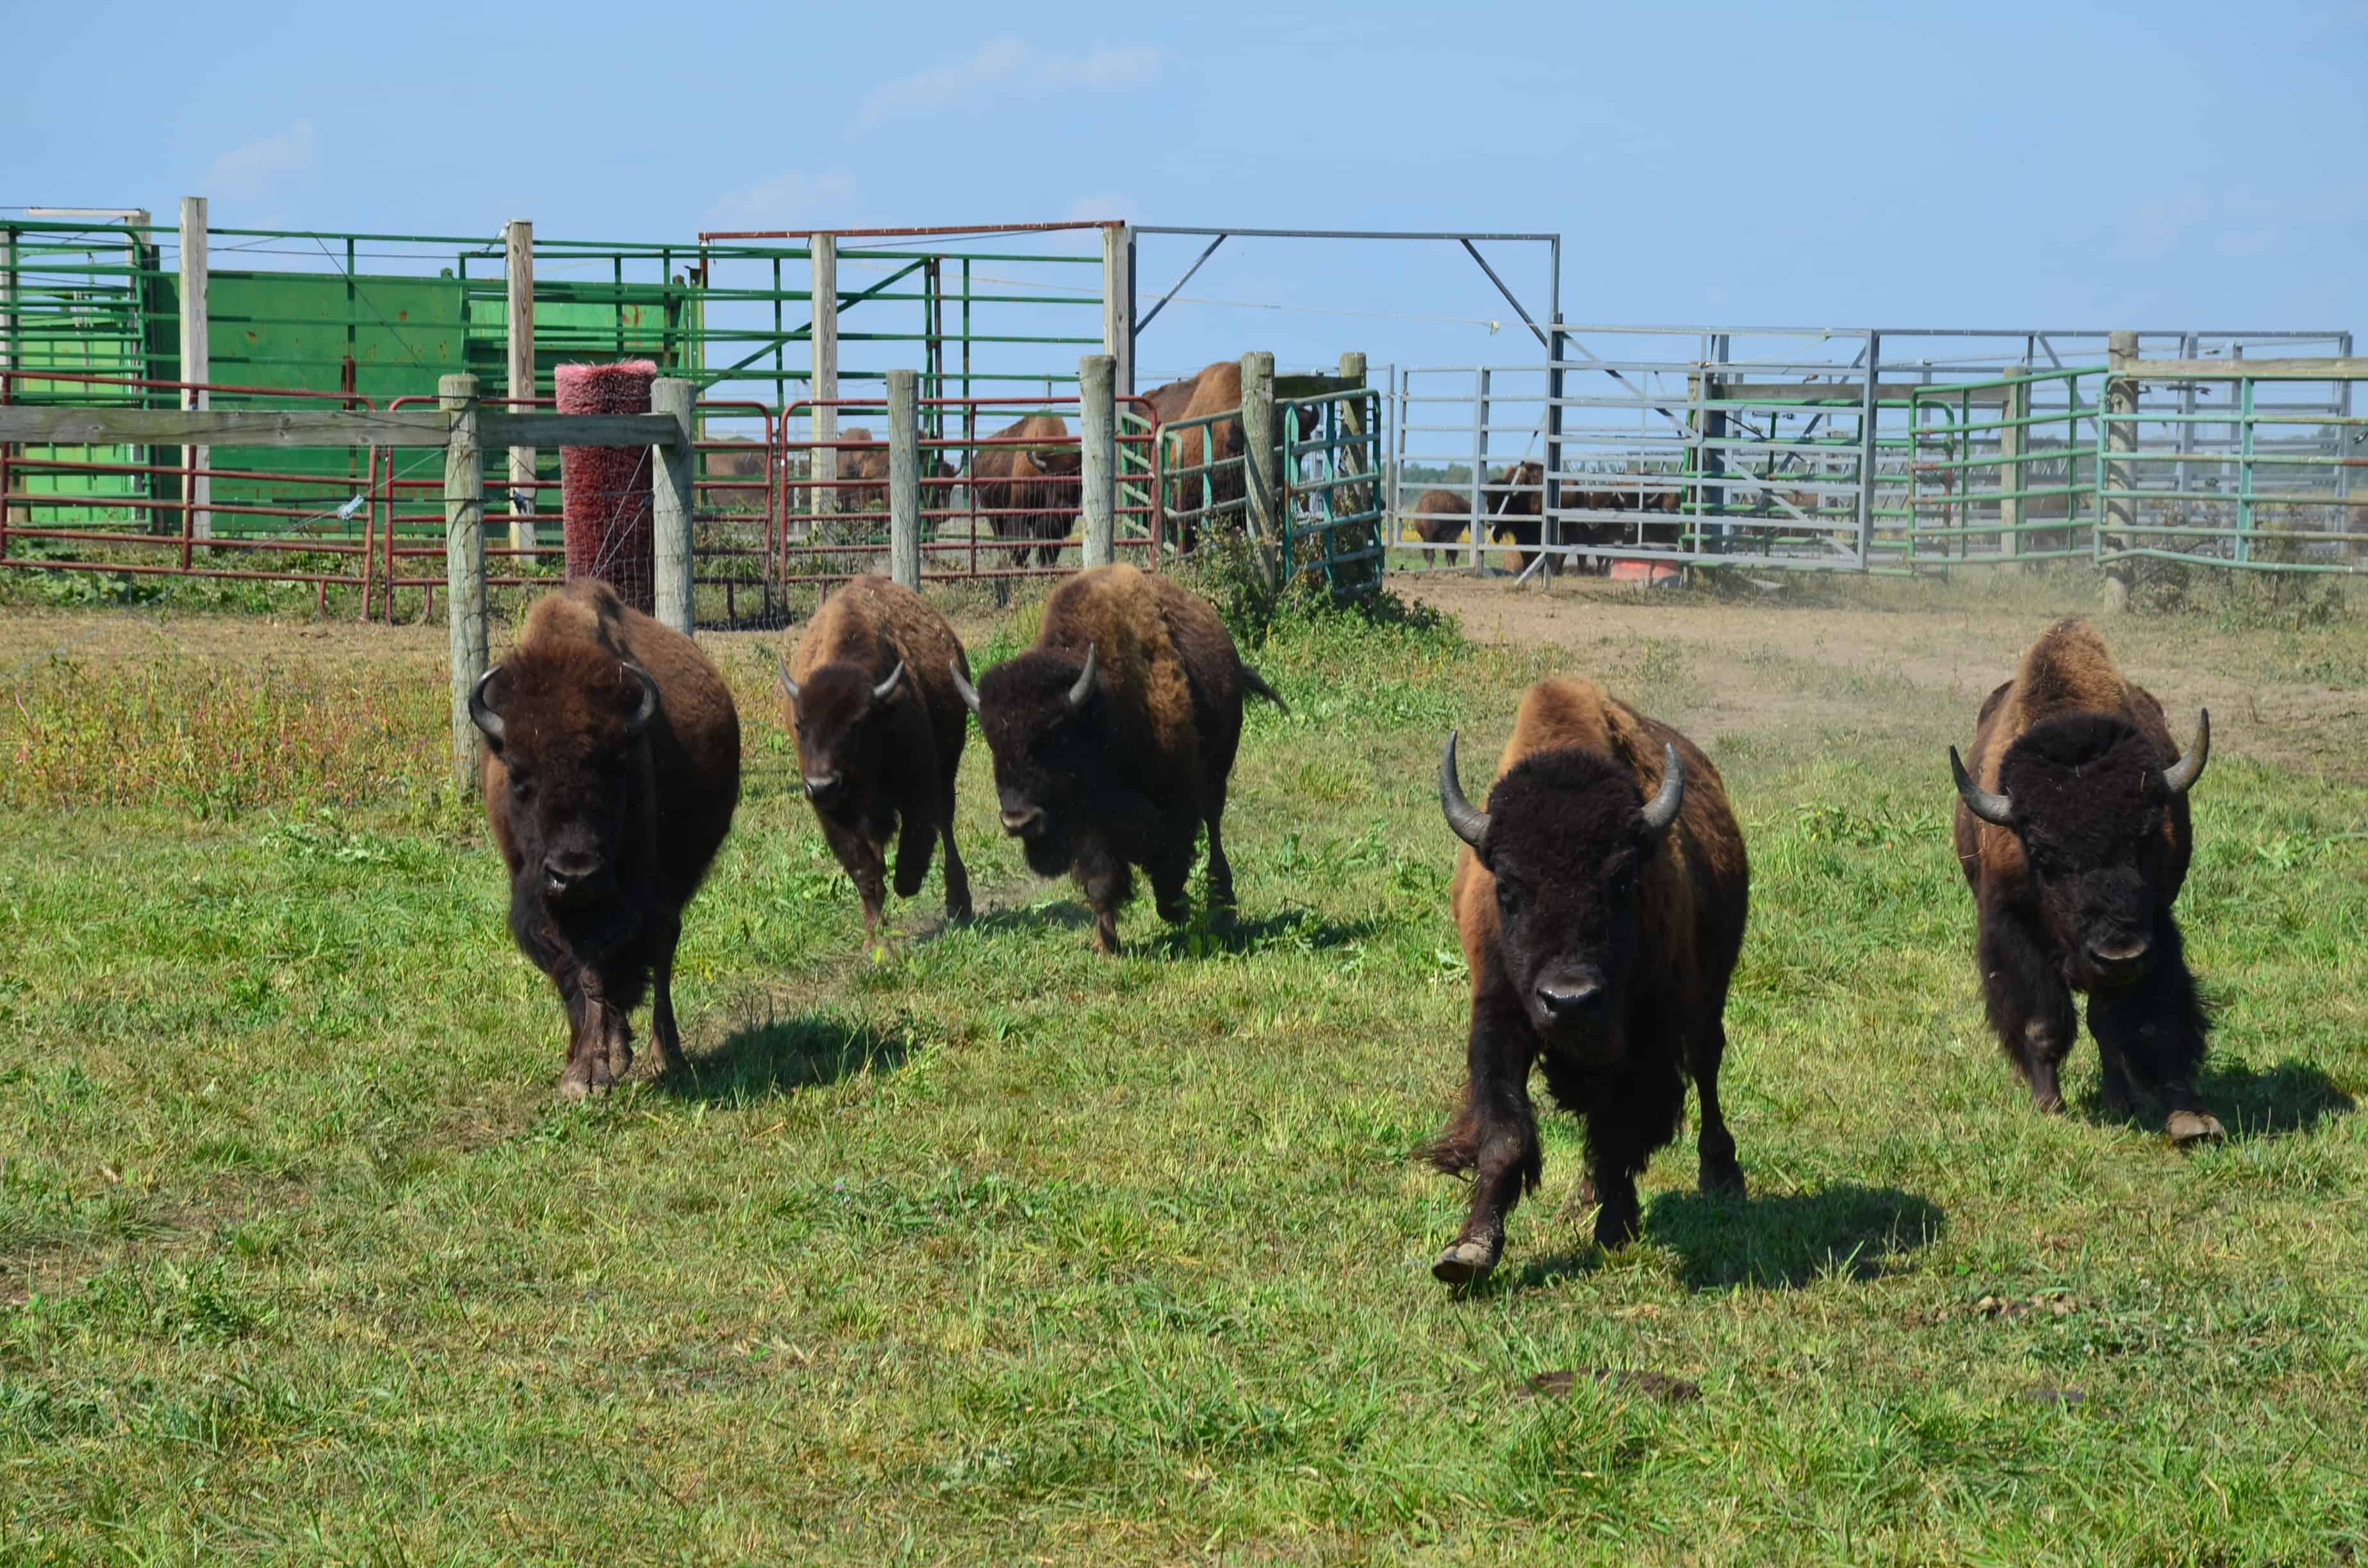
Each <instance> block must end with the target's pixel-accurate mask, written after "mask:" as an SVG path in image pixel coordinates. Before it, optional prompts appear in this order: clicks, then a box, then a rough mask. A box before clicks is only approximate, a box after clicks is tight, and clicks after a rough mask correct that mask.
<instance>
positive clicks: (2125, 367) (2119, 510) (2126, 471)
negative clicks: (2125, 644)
mask: <svg viewBox="0 0 2368 1568" xmlns="http://www.w3.org/2000/svg"><path fill="white" fill-rule="evenodd" d="M2137 357H2138V335H2137V334H2136V333H2135V332H2117V333H2114V334H2113V335H2112V336H2110V337H2109V338H2107V339H2106V342H2105V407H2104V413H2105V415H2109V416H2110V415H2121V416H2122V417H2119V418H2114V417H2107V418H2106V419H2105V421H2104V425H2105V429H2104V437H2105V438H2104V440H2103V441H2102V442H2101V443H2100V445H2101V446H2102V447H2103V448H2104V449H2105V452H2106V453H2107V460H2106V462H2105V472H2104V475H2103V478H2104V482H2105V490H2106V493H2107V494H2108V496H2109V497H2111V498H2109V499H2108V500H2107V501H2106V502H2105V506H2104V512H2103V516H2101V517H2099V518H2098V519H2097V520H2096V522H2095V524H2094V525H2093V526H2094V527H2095V528H2097V529H2098V530H2099V532H2098V534H2097V536H2096V546H2095V554H2096V557H2097V559H2098V560H2100V561H2102V560H2103V558H2104V554H2105V552H2106V551H2108V550H2126V549H2128V548H2129V546H2130V536H2131V535H2132V533H2134V532H2135V530H2136V528H2137V520H2138V507H2137V502H2136V501H2135V499H2133V498H2131V497H2130V496H2128V495H2127V494H2123V495H2121V496H2117V497H2116V496H2112V492H2114V491H2123V492H2126V491H2130V490H2134V489H2135V488H2136V485H2135V483H2134V479H2133V473H2132V469H2131V465H2130V464H2129V463H2128V462H2126V461H2123V460H2117V459H2116V458H2115V457H2114V456H2113V455H2112V454H2117V453H2123V452H2134V451H2135V450H2137V445H2138V426H2137V421H2135V419H2132V418H2129V417H2128V415H2133V414H2135V413H2136V412H2137V409H2138V385H2137V382H2135V381H2132V380H2130V378H2129V366H2130V362H2131V361H2132V360H2134V359H2135V358H2137ZM2129 605H2130V582H2129V575H2128V568H2127V567H2126V566H2122V565H2118V564H2117V565H2113V566H2108V567H2106V568H2105V608H2107V609H2110V610H2124V609H2127V608H2129Z"/></svg>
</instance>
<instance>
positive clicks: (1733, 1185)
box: [1698, 1160, 1744, 1198]
mask: <svg viewBox="0 0 2368 1568" xmlns="http://www.w3.org/2000/svg"><path fill="white" fill-rule="evenodd" d="M1698 1185H1699V1186H1700V1187H1701V1188H1702V1192H1703V1194H1704V1196H1706V1197H1713V1198H1741V1197H1742V1196H1743V1195H1744V1189H1743V1167H1742V1166H1741V1165H1736V1163H1735V1162H1734V1161H1733V1160H1729V1161H1727V1162H1726V1163H1725V1164H1724V1165H1704V1166H1702V1179H1701V1181H1700V1182H1699V1183H1698Z"/></svg>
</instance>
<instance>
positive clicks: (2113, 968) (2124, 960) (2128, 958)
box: [2089, 937, 2153, 980]
mask: <svg viewBox="0 0 2368 1568" xmlns="http://www.w3.org/2000/svg"><path fill="white" fill-rule="evenodd" d="M2152 950H2153V945H2152V944H2151V943H2149V942H2148V941H2147V940H2146V938H2145V937H2113V938H2112V939H2110V940H2107V941H2102V942H2091V943H2089V962H2090V963H2091V964H2094V965H2095V966H2096V968H2097V972H2098V973H2100V974H2102V975H2104V976H2106V977H2107V978H2109V979H2113V980H2123V979H2132V978H2135V976H2136V975H2137V974H2138V973H2139V972H2140V971H2143V970H2144V969H2145V968H2146V955H2147V954H2148V953H2149V952H2151V951H2152Z"/></svg>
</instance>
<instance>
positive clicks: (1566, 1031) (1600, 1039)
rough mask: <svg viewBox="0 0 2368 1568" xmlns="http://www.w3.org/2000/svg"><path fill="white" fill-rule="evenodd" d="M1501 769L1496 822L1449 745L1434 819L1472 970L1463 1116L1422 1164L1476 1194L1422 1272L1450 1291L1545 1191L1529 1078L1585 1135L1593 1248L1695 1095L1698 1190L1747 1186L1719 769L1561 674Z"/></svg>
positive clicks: (1738, 912)
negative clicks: (1728, 1009)
mask: <svg viewBox="0 0 2368 1568" xmlns="http://www.w3.org/2000/svg"><path fill="white" fill-rule="evenodd" d="M1500 766H1501V772H1500V774H1499V777H1498V778H1497V785H1496V788H1495V789H1494V790H1492V791H1491V793H1490V795H1489V801H1488V809H1487V810H1486V811H1485V812H1484V811H1481V810H1479V809H1477V808H1476V807H1474V806H1473V805H1472V804H1471V802H1470V801H1467V800H1466V799H1465V798H1464V795H1463V789H1462V786H1461V785H1460V783H1459V782H1458V781H1457V778H1456V769H1455V737H1454V736H1452V735H1450V736H1449V737H1448V742H1447V747H1446V751H1445V754H1444V755H1443V756H1442V757H1441V760H1440V810H1441V812H1442V813H1443V814H1444V815H1445V816H1446V818H1447V822H1448V824H1449V826H1450V827H1451V828H1452V829H1453V830H1454V832H1455V835H1456V836H1457V837H1459V838H1461V839H1463V842H1464V844H1465V845H1466V846H1467V848H1466V850H1465V852H1464V854H1463V858H1462V859H1461V861H1460V862H1459V864H1458V867H1457V869H1456V874H1455V883H1454V888H1453V891H1452V899H1453V903H1454V909H1455V917H1456V926H1457V929H1458V931H1459V933H1460V934H1461V937H1462V939H1463V951H1464V957H1465V960H1466V961H1467V962H1468V963H1469V965H1470V967H1471V971H1472V1018H1471V1032H1470V1037H1469V1041H1468V1045H1467V1062H1466V1081H1465V1085H1464V1093H1463V1103H1462V1105H1461V1106H1460V1107H1459V1108H1458V1109H1457V1110H1456V1113H1455V1115H1454V1117H1453V1119H1452V1120H1451V1121H1450V1122H1449V1124H1448V1127H1447V1130H1446V1131H1445V1132H1444V1133H1443V1134H1442V1135H1441V1136H1440V1139H1439V1141H1438V1142H1435V1143H1434V1144H1432V1145H1431V1146H1430V1148H1429V1150H1427V1151H1426V1152H1425V1153H1426V1155H1427V1157H1428V1158H1429V1160H1430V1161H1431V1163H1432V1164H1434V1165H1437V1166H1438V1167H1439V1168H1440V1170H1442V1171H1446V1172H1449V1173H1451V1174H1457V1175H1463V1174H1469V1175H1470V1176H1472V1177H1473V1184H1472V1187H1473V1189H1472V1198H1471V1204H1470V1208H1469V1210H1468V1211H1467V1213H1466V1215H1465V1218H1464V1222H1463V1229H1462V1230H1461V1231H1460V1232H1459V1233H1458V1234H1457V1236H1456V1239H1455V1241H1454V1242H1453V1243H1452V1244H1451V1245H1450V1246H1449V1247H1448V1248H1447V1250H1446V1251H1445V1252H1444V1253H1442V1254H1441V1255H1440V1258H1439V1261H1438V1262H1437V1263H1436V1264H1434V1265H1433V1266H1432V1270H1431V1271H1432V1273H1433V1274H1435V1275H1436V1276H1438V1278H1440V1279H1442V1280H1446V1281H1448V1282H1449V1283H1451V1284H1465V1283H1469V1282H1471V1281H1473V1280H1474V1279H1478V1278H1482V1277H1484V1276H1486V1274H1487V1273H1488V1272H1489V1271H1490V1270H1491V1269H1493V1268H1494V1267H1496V1265H1497V1259H1498V1258H1499V1257H1500V1256H1502V1254H1503V1251H1504V1244H1505V1221H1506V1218H1507V1216H1508V1215H1509V1214H1510V1213H1511V1211H1512V1210H1513V1208H1514V1206H1515V1205H1516V1204H1517V1203H1518V1202H1519V1201H1520V1197H1521V1194H1522V1193H1524V1192H1534V1191H1535V1190H1536V1189H1537V1185H1538V1180H1539V1177H1540V1176H1541V1174H1542V1166H1543V1160H1542V1157H1541V1153H1540V1150H1539V1144H1538V1131H1537V1119H1536V1114H1535V1112H1534V1111H1533V1110H1532V1108H1531V1102H1530V1089H1529V1081H1530V1073H1531V1067H1532V1066H1537V1067H1541V1068H1543V1071H1544V1074H1545V1079H1546V1086H1547V1088H1548V1089H1549V1090H1550V1091H1551V1092H1552V1093H1553V1095H1554V1100H1555V1102H1556V1103H1557V1104H1559V1105H1561V1106H1562V1107H1563V1108H1565V1109H1566V1110H1569V1111H1570V1112H1572V1113H1573V1114H1574V1115H1576V1116H1577V1117H1579V1118H1580V1119H1582V1120H1583V1121H1584V1123H1585V1124H1586V1129H1587V1146H1588V1165H1589V1180H1588V1193H1589V1196H1591V1198H1592V1199H1594V1200H1595V1201H1597V1202H1598V1203H1600V1210H1599V1212H1598V1214H1597V1216H1596V1221H1595V1236H1596V1240H1597V1241H1598V1242H1600V1244H1603V1245H1605V1246H1616V1245H1619V1244H1622V1243H1625V1242H1627V1241H1628V1240H1630V1239H1631V1238H1633V1237H1634V1235H1635V1233H1636V1230H1637V1227H1638V1225H1639V1223H1640V1221H1641V1214H1640V1211H1639V1209H1638V1206H1637V1199H1636V1177H1637V1176H1639V1175H1640V1174H1641V1173H1642V1172H1643V1171H1644V1169H1645V1162H1646V1160H1647V1158H1648V1157H1649V1156H1650V1154H1651V1153H1652V1151H1653V1150H1655V1149H1656V1148H1659V1147H1660V1146H1661V1145H1663V1144H1665V1143H1667V1142H1669V1141H1670V1140H1671V1139H1673V1138H1675V1137H1676V1136H1677V1132H1678V1128H1679V1123H1680V1121H1681V1120H1682V1119H1683V1116H1684V1111H1685V1085H1686V1081H1687V1080H1688V1079H1689V1078H1691V1080H1692V1081H1693V1083H1694V1085H1695V1087H1696V1090H1697V1092H1698V1093H1699V1095H1700V1096H1701V1100H1702V1132H1701V1137H1700V1141H1699V1151H1700V1157H1701V1185H1702V1190H1704V1191H1705V1192H1725V1193H1735V1194H1740V1193H1741V1192H1742V1191H1743V1186H1744V1183H1743V1169H1742V1167H1741V1166H1740V1165H1738V1164H1736V1158H1735V1139H1734V1137H1733V1136H1732V1135H1731V1134H1730V1133H1729V1132H1728V1131H1727V1129H1726V1123H1725V1118H1724V1116H1723V1115H1722V1113H1721V1111H1720V1108H1719V1100H1718V1072H1719V1065H1720V1062H1722V1060H1723V1059H1724V1057H1725V1050H1726V1029H1725V1019H1724V1014H1725V1005H1726V990H1727V983H1728V979H1729V976H1730V975H1731V974H1732V973H1733V971H1734V968H1735V960H1736V954H1737V952H1738V951H1739V950H1740V949H1741V947H1742V941H1743V929H1744V921H1745V917H1746V912H1747V906H1748V897H1749V871H1748V866H1747V863H1746V859H1745V856H1744V849H1743V838H1742V833H1741V830H1740V828H1739V827H1738V826H1737V825H1736V821H1735V816H1734V813H1733V812H1731V811H1730V810H1729V809H1728V807H1727V803H1726V793H1725V786H1724V785H1723V784H1722V783H1721V781H1720V779H1719V777H1718V773H1717V771H1716V769H1714V768H1713V767H1711V765H1710V760H1709V758H1707V757H1706V756H1703V755H1702V753H1701V752H1700V751H1699V750H1698V749H1696V748H1695V746H1694V745H1693V744H1692V743H1691V742H1690V741H1688V740H1687V739H1686V738H1685V737H1684V736H1683V735H1681V734H1679V733H1677V732H1676V731H1675V730H1672V729H1670V728H1669V727H1668V726H1667V725H1665V724H1661V723H1658V722H1656V721H1654V720H1651V719H1648V718H1646V717H1645V716H1644V715H1643V714H1640V713H1637V712H1636V711H1635V710H1633V709H1630V708H1628V707H1626V706H1625V705H1624V704H1622V703H1619V702H1616V701H1614V700H1612V699H1611V698H1610V697H1609V696H1607V695H1606V694H1605V693H1604V692H1603V691H1602V689H1601V688H1600V687H1597V686H1595V685H1593V684H1592V683H1590V682H1586V681H1578V680H1567V679H1565V680H1550V681H1545V682H1542V683H1541V684H1540V685H1538V686H1536V687H1532V688H1531V690H1530V692H1529V694H1528V695H1527V696H1526V697H1524V698H1523V699H1522V702H1521V709H1520V715H1519V717H1518V718H1517V720H1516V722H1515V728H1514V733H1513V738H1512V740H1511V742H1510V743H1509V744H1508V745H1507V747H1506V749H1505V755H1504V758H1503V761H1502V763H1501V765H1500ZM1648 790H1649V794H1648V792H1647V791H1648Z"/></svg>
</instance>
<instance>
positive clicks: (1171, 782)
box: [955, 565, 1282, 953]
mask: <svg viewBox="0 0 2368 1568" xmlns="http://www.w3.org/2000/svg"><path fill="white" fill-rule="evenodd" d="M955 680H956V683H957V685H958V686H959V687H960V689H961V691H962V699H963V700H964V701H965V702H967V703H969V704H970V708H971V711H972V712H973V713H976V714H977V715H978V720H979V727H980V728H981V729H982V730H984V731H985V733H986V745H987V750H988V751H989V752H990V753H992V754H993V756H994V757H995V787H996V794H997V796H998V797H999V798H1000V801H1001V804H1002V809H1003V830H1004V832H1006V833H1008V834H1009V835H1012V836H1013V837H1015V838H1018V839H1019V841H1020V843H1021V845H1022V846H1023V849H1024V852H1025V853H1026V855H1027V858H1028V864H1029V867H1030V869H1033V870H1034V871H1035V872H1036V873H1037V874H1038V875H1039V876H1045V877H1057V876H1059V875H1060V874H1061V873H1062V872H1064V871H1067V870H1073V869H1074V870H1075V871H1076V878H1077V885H1078V887H1079V888H1080V889H1081V890H1082V891H1083V892H1084V893H1085V895H1086V901H1087V903H1090V904H1091V905H1092V906H1093V911H1094V945H1095V946H1096V947H1097V948H1099V949H1101V950H1102V951H1103V952H1106V953H1114V952H1117V951H1118V950H1119V941H1118V912H1119V910H1120V908H1121V906H1122V905H1123V904H1124V903H1126V902H1127V900H1128V899H1129V898H1131V897H1132V896H1133V891H1134V884H1133V873H1132V872H1131V870H1130V869H1129V868H1131V867H1133V866H1141V867H1142V868H1143V869H1144V871H1145V872H1147V873H1148V874H1149V876H1150V878H1151V891H1152V893H1153V896H1154V897H1155V898H1156V901H1157V903H1158V908H1159V914H1160V917H1161V918H1162V919H1165V920H1170V921H1178V920H1182V919H1184V918H1185V916H1186V915H1188V914H1189V913H1190V907H1189V906H1188V905H1187V903H1185V899H1184V879H1185V877H1186V876H1187V875H1188V874H1189V873H1190V871H1191V869H1192V852H1193V847H1194V840H1195V839H1196V838H1197V836H1198V835H1199V833H1200V830H1201V826H1202V825H1203V824H1206V825H1207V827H1208V830H1209V903H1210V904H1211V906H1212V907H1214V908H1219V909H1224V908H1230V907H1231V906H1232V904H1233V901H1234V872H1233V867H1232V865H1231V864H1230V863H1229V862H1228V861H1227V860H1226V858H1225V840H1224V828H1223V823H1224V813H1225V784H1226V779H1227V778H1228V777H1229V776H1230V775H1231V774H1232V772H1233V768H1234V753H1235V749H1236V748H1237V747H1238V746H1239V744H1240V743H1241V734H1242V701H1243V694H1244V693H1245V692H1250V693H1254V694H1256V695H1258V696H1259V697H1263V698H1265V699H1267V700H1268V701H1269V702H1272V703H1274V704H1275V705H1276V706H1277V707H1281V704H1282V699H1281V698H1279V697H1277V696H1276V695H1275V694H1274V692H1273V690H1272V689H1271V688H1270V687H1268V685H1267V684H1266V682H1265V681H1263V680H1261V679H1259V678H1258V672H1257V671H1255V670H1253V669H1250V668H1249V667H1248V666H1247V665H1244V664H1243V663H1242V660H1241V655H1240V653H1238V652H1237V651H1236V650H1235V647H1234V640H1233V639H1232V638H1231V637H1229V636H1227V635H1226V633H1225V625H1224V622H1223V621H1222V620H1219V619H1217V612H1216V611H1214V610H1212V609H1211V608H1209V607H1208V606H1207V605H1206V604H1204V603H1203V602H1201V600H1200V599H1199V598H1197V597H1194V596H1193V595H1192V594H1191V593H1190V592H1189V591H1188V590H1186V589H1185V588H1183V587H1181V586H1179V585H1177V584H1176V583H1174V582H1171V581H1170V580H1168V579H1167V578H1165V577H1158V576H1151V575H1147V574H1144V573H1142V572H1139V571H1137V570H1136V569H1135V568H1133V567H1132V566H1127V565H1112V566H1098V567H1096V568H1094V569H1093V570H1092V571H1090V572H1083V573H1080V574H1077V575H1076V576H1075V577H1072V578H1070V579H1069V580H1068V581H1067V582H1065V583H1064V584H1062V585H1060V587H1058V588H1057V589H1055V590H1054V591H1053V596H1052V597H1050V598H1049V599H1047V600H1046V601H1045V603H1044V625H1043V630H1042V631H1041V632H1040V633H1039V634H1038V636H1037V638H1036V644H1035V646H1034V647H1032V648H1030V649H1029V650H1028V651H1027V652H1026V653H1021V654H1020V655H1019V656H1018V657H1017V658H1014V659H1011V660H1009V661H1008V662H1007V663H1005V664H1001V665H996V667H995V668H993V669H991V670H989V671H987V672H986V674H985V676H984V677H982V678H981V680H980V681H979V683H978V686H977V687H976V688H975V689H973V687H971V685H970V682H969V681H968V680H967V679H966V678H964V677H963V676H962V674H961V672H960V671H959V670H957V671H956V672H955Z"/></svg>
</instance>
